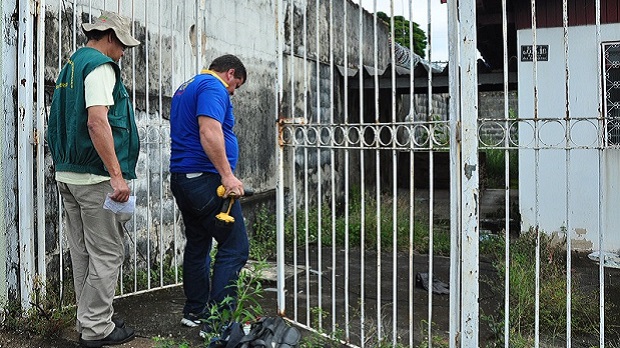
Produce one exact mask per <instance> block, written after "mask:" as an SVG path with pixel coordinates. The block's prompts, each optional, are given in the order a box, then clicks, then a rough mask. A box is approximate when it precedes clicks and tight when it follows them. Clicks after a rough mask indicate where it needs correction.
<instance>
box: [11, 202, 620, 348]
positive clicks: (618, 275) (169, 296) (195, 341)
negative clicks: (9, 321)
mask: <svg viewBox="0 0 620 348" xmlns="http://www.w3.org/2000/svg"><path fill="white" fill-rule="evenodd" d="M485 196H486V197H482V198H483V200H486V201H485V202H483V204H482V205H483V207H482V208H481V211H482V214H483V215H486V214H485V211H484V210H485V209H486V210H489V211H491V210H492V209H494V208H497V206H501V204H498V202H499V201H500V200H501V198H502V194H501V192H500V193H498V194H497V195H488V194H487V195H485ZM440 198H441V197H440ZM440 207H442V208H444V209H445V208H446V205H441V206H440ZM483 208H484V209H483ZM438 210H440V209H438ZM440 213H444V214H447V211H446V212H442V211H438V214H440ZM487 214H488V213H487ZM330 254H331V250H329V249H326V248H324V249H323V257H329V255H330ZM358 254H359V251H354V250H352V251H350V252H349V255H348V257H349V258H350V259H351V265H357V266H355V267H362V265H361V264H360V263H359V262H358V263H356V262H357V261H354V260H356V259H357V260H359V256H360V255H358ZM312 255H314V256H316V253H312ZM337 255H338V256H337V263H338V264H342V262H343V260H342V259H341V258H342V257H343V254H342V253H341V252H338V253H337ZM365 255H366V262H370V263H371V264H370V265H368V267H365V268H366V269H367V270H372V269H373V268H374V266H373V265H372V263H373V262H377V258H376V255H373V253H372V251H368V250H367V251H365ZM390 257H391V256H390V255H386V257H385V259H384V260H382V262H384V263H385V264H390V262H391V261H390ZM401 257H402V258H403V260H400V258H401ZM398 258H399V262H398V264H399V265H402V269H397V270H396V272H397V273H396V275H397V277H398V279H399V282H400V281H406V279H405V278H407V277H408V272H409V270H408V268H407V267H408V261H407V258H408V255H402V256H399V257H398ZM381 259H383V257H381ZM315 261H316V260H313V263H315ZM330 264H331V260H329V259H324V260H323V265H330ZM428 264H429V259H428V255H419V254H416V255H415V256H414V268H415V271H416V272H427V271H428ZM449 267H450V261H449V259H448V258H446V257H435V258H434V259H433V269H434V274H435V276H436V277H437V278H439V279H440V280H442V281H444V282H448V280H449ZM336 272H337V273H335V274H334V275H335V279H339V281H340V279H343V278H344V276H343V274H341V273H340V272H342V269H340V270H337V271H336ZM384 272H385V274H383V275H382V276H383V279H390V278H391V277H392V276H391V274H390V272H391V270H387V269H384ZM573 272H574V275H575V277H576V278H579V277H582V278H583V279H582V284H591V286H592V292H593V293H596V291H598V288H597V286H596V284H598V266H597V265H596V264H595V263H594V262H592V261H590V260H588V259H587V256H584V255H582V256H580V257H575V258H573ZM355 274H359V270H358V269H355V268H354V267H352V268H351V275H350V276H351V279H350V284H359V282H360V279H355V276H354V275H355ZM480 275H481V277H487V279H493V277H496V275H495V270H494V268H493V267H492V265H491V264H490V263H489V262H487V261H485V260H484V259H483V258H482V259H481V263H480ZM323 276H324V277H326V278H331V277H332V274H331V269H330V268H329V267H327V268H326V269H325V270H324V273H323ZM374 277H375V275H373V274H369V273H366V275H365V281H364V283H365V284H366V286H367V287H368V293H372V290H374V289H376V286H377V284H376V282H373V278H374ZM303 278H304V277H301V278H300V279H302V280H301V281H302V282H303ZM618 279H620V270H616V269H609V270H606V278H605V283H606V289H605V290H606V293H607V294H608V295H607V299H608V300H610V301H611V302H614V304H615V305H616V306H617V308H620V297H618V296H611V295H610V294H617V293H618V292H620V281H618ZM489 284H490V282H489V281H486V282H481V284H480V294H481V296H480V305H481V310H482V311H483V312H484V313H489V312H492V311H493V308H497V306H498V304H502V303H503V298H502V296H503V294H499V293H494V292H493V291H492V290H491V289H490V288H489ZM262 285H263V287H264V288H267V291H265V292H264V294H263V295H264V298H263V299H262V300H261V306H262V307H263V311H264V313H265V315H267V316H273V315H276V313H277V301H276V293H275V292H274V291H269V290H268V289H269V288H270V287H275V282H273V280H267V281H265V282H262ZM309 285H310V286H315V284H309ZM303 286H305V285H303V284H301V283H300V288H303ZM353 290H355V289H353ZM357 290H358V291H359V289H357ZM407 291H408V288H407V287H402V288H400V289H398V294H397V296H398V298H406V297H407V296H408V293H407ZM387 293H389V291H387V290H386V294H387ZM427 294H428V292H427V290H424V289H422V288H418V287H416V288H415V289H414V294H413V295H414V303H415V304H416V306H419V307H418V308H422V309H424V308H426V306H427V303H428V302H427V301H428V297H427ZM315 300H316V299H311V300H310V302H314V301H315ZM332 300H333V299H331V298H330V296H329V295H328V296H325V297H324V298H323V305H324V306H325V308H330V306H331V301H332ZM334 300H335V301H336V306H337V307H338V311H339V312H341V311H342V306H344V303H342V301H340V300H339V299H334ZM183 302H184V295H183V290H182V287H180V286H175V287H170V288H166V289H163V290H157V291H153V292H148V293H141V294H138V295H133V296H128V297H124V298H120V299H117V300H115V303H114V308H115V311H116V315H117V316H118V317H120V318H123V319H124V320H125V322H126V323H127V325H128V326H130V327H133V328H134V329H135V331H136V339H134V340H133V341H131V342H128V343H126V344H123V345H120V346H117V347H124V348H129V347H134V348H147V347H161V348H175V347H179V344H181V343H186V344H187V346H186V347H204V342H203V340H202V339H201V338H200V337H199V335H198V333H199V330H200V329H199V328H186V327H184V326H182V325H181V324H180V319H181V316H182V309H183ZM300 302H302V303H303V302H305V301H300ZM369 305H372V304H371V303H369ZM287 308H289V309H290V308H293V306H292V305H290V304H287ZM367 310H368V313H373V309H372V308H368V309H367ZM299 312H300V313H304V312H305V309H304V308H300V309H299ZM399 313H402V314H403V315H407V311H406V310H405V309H404V308H403V310H400V309H399ZM420 313H421V312H420ZM287 314H292V313H287ZM302 317H303V314H302V315H300V321H302V322H303V318H302ZM424 318H425V315H422V318H420V319H422V320H423V319H424ZM449 318H450V313H449V296H448V295H435V296H434V297H433V324H434V325H436V328H437V332H438V333H441V334H442V335H445V334H446V331H447V330H448V320H449ZM398 321H399V325H400V323H403V325H405V327H404V328H400V327H399V331H402V330H408V328H407V326H406V325H407V322H408V319H407V318H406V317H403V318H399V319H398ZM480 330H481V333H480V339H481V345H482V346H484V345H483V341H485V340H486V339H487V338H488V337H489V332H488V331H489V330H488V328H487V327H485V326H484V325H482V324H481V327H480ZM302 334H303V335H304V336H308V335H309V333H308V332H304V331H303V330H302ZM414 335H415V336H416V337H415V341H416V342H419V341H420V339H421V338H420V336H419V335H420V333H414ZM158 337H159V338H160V343H159V344H158V342H157V338H158ZM163 339H169V340H170V342H175V344H174V345H165V344H163V343H161V340H163ZM573 345H574V346H577V347H582V346H583V347H589V346H588V345H586V344H585V343H584V345H580V344H577V342H573ZM551 346H553V347H562V346H565V344H559V345H551ZM8 347H16V348H31V347H40V348H64V347H69V348H71V347H79V344H78V337H77V333H76V332H75V331H74V330H73V329H72V328H69V329H66V330H64V331H63V332H61V333H59V338H55V339H49V338H41V337H37V336H32V335H29V334H27V333H15V332H8V331H6V330H4V329H2V328H0V348H8ZM315 347H316V345H315ZM334 347H340V345H334Z"/></svg>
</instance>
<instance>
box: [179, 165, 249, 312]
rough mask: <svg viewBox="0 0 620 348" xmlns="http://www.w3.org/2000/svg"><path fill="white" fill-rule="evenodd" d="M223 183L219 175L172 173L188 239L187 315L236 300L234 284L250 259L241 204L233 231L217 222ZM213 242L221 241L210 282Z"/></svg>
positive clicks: (236, 206) (236, 205) (185, 269)
mask: <svg viewBox="0 0 620 348" xmlns="http://www.w3.org/2000/svg"><path fill="white" fill-rule="evenodd" d="M220 184H221V177H220V176H219V175H218V174H211V173H203V174H202V175H200V176H199V177H194V178H188V177H187V175H186V174H181V173H172V177H171V182H170V189H171V190H172V194H173V195H174V198H175V199H176V203H177V205H178V207H179V210H180V211H181V214H182V216H183V222H184V224H185V238H186V239H187V243H186V245H185V252H184V254H183V290H184V292H185V297H186V301H185V307H184V309H183V312H184V313H185V314H187V313H194V314H201V313H203V312H204V311H205V310H206V307H207V305H214V304H218V303H220V302H221V301H222V300H224V299H225V298H226V297H227V296H230V297H232V298H234V299H236V295H237V289H236V287H235V286H234V284H235V282H236V280H237V278H238V276H239V272H240V271H241V268H243V266H244V265H245V263H246V261H247V260H248V254H249V242H248V235H247V231H246V228H245V222H244V220H243V214H242V212H241V204H239V201H237V200H236V201H235V203H234V204H233V207H232V209H231V211H230V215H231V216H232V217H234V218H235V222H234V224H233V226H232V229H230V228H223V227H221V226H218V225H216V223H215V221H216V220H215V215H217V214H218V213H219V212H220V209H221V208H222V203H223V200H222V199H221V198H220V197H218V196H217V193H216V189H217V187H218V186H219V185H220ZM213 239H215V240H216V241H217V253H216V254H215V262H214V264H213V274H212V277H211V279H209V275H210V274H211V257H210V252H211V246H212V242H213Z"/></svg>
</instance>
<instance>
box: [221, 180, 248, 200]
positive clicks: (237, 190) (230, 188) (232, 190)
mask: <svg viewBox="0 0 620 348" xmlns="http://www.w3.org/2000/svg"><path fill="white" fill-rule="evenodd" d="M222 185H223V186H224V188H225V189H226V191H225V192H224V198H227V197H228V196H229V195H234V196H236V197H242V196H243V194H244V193H245V192H244V190H243V183H242V182H241V181H240V180H239V179H237V177H236V176H234V175H230V176H227V177H222Z"/></svg>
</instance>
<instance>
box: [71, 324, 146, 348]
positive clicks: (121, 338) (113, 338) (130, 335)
mask: <svg viewBox="0 0 620 348" xmlns="http://www.w3.org/2000/svg"><path fill="white" fill-rule="evenodd" d="M133 339H134V331H133V329H131V328H128V327H123V328H120V327H115V328H114V330H113V331H112V332H111V333H110V334H109V335H107V336H106V337H104V338H103V339H100V340H84V339H82V338H80V344H81V345H82V346H84V347H88V348H99V347H103V346H112V345H116V344H123V343H126V342H129V341H131V340H133Z"/></svg>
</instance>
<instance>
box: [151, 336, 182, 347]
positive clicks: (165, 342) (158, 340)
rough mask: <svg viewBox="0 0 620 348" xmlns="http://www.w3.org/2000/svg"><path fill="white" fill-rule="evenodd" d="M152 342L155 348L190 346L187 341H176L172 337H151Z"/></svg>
mask: <svg viewBox="0 0 620 348" xmlns="http://www.w3.org/2000/svg"><path fill="white" fill-rule="evenodd" d="M153 342H155V346H154V347H155V348H190V344H189V343H188V342H186V341H181V342H176V341H175V340H174V339H172V338H163V337H159V336H158V337H153Z"/></svg>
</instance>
